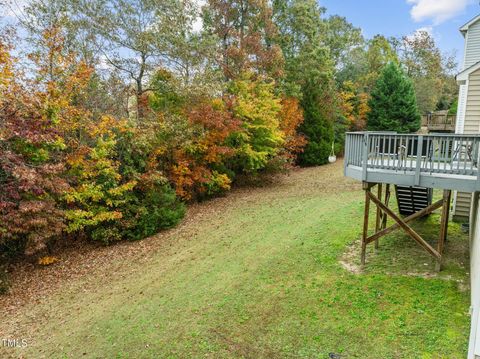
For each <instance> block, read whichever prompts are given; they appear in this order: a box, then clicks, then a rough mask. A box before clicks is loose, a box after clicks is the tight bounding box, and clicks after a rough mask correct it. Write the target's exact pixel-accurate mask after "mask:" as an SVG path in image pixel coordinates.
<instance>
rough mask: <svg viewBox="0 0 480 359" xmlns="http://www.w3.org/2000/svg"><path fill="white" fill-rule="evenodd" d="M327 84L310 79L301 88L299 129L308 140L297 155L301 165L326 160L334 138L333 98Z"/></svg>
mask: <svg viewBox="0 0 480 359" xmlns="http://www.w3.org/2000/svg"><path fill="white" fill-rule="evenodd" d="M328 84H329V82H328V81H325V82H324V83H323V84H322V83H318V82H317V81H315V80H312V81H307V83H306V84H305V85H304V86H303V88H302V92H303V98H302V101H301V104H302V108H303V111H304V121H303V123H302V125H301V126H300V128H299V130H300V133H302V134H303V135H305V137H306V138H307V141H308V142H307V145H306V146H305V148H304V150H303V152H302V153H300V154H299V156H298V160H299V163H300V164H301V165H303V166H316V165H323V164H326V163H327V162H328V156H329V154H330V151H331V148H332V142H333V139H334V131H333V120H332V118H333V117H332V113H331V112H332V108H333V103H332V101H333V99H332V97H331V96H330V94H331V89H330V88H329V85H328Z"/></svg>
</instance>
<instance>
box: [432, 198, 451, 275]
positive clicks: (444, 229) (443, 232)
mask: <svg viewBox="0 0 480 359" xmlns="http://www.w3.org/2000/svg"><path fill="white" fill-rule="evenodd" d="M451 197H452V191H451V190H447V189H446V190H444V191H443V199H442V201H443V203H442V218H441V222H440V235H439V237H438V245H437V252H438V253H440V258H438V259H437V263H436V266H435V269H436V270H437V271H441V270H442V264H443V263H442V259H443V250H444V248H445V241H446V240H447V234H448V217H449V216H450V199H451Z"/></svg>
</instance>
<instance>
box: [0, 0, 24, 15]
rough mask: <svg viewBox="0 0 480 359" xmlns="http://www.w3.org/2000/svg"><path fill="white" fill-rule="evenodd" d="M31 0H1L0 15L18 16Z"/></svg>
mask: <svg viewBox="0 0 480 359" xmlns="http://www.w3.org/2000/svg"><path fill="white" fill-rule="evenodd" d="M28 3H29V0H5V1H2V0H0V16H5V17H9V18H16V17H17V16H20V15H21V14H22V13H23V11H24V9H25V7H26V6H27V5H28Z"/></svg>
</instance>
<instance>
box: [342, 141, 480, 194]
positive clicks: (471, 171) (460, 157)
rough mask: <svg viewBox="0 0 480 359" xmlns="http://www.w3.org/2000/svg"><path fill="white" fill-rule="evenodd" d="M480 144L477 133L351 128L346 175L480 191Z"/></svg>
mask: <svg viewBox="0 0 480 359" xmlns="http://www.w3.org/2000/svg"><path fill="white" fill-rule="evenodd" d="M479 146H480V136H475V135H454V134H430V135H410V134H409V135H405V134H397V133H392V132H350V133H347V135H346V148H345V175H346V176H348V177H352V178H355V179H357V180H359V181H363V182H369V183H390V184H396V185H403V186H421V187H428V188H440V189H448V190H459V191H464V192H475V191H480V178H479V173H480V172H479V170H478V163H479V153H480V151H479Z"/></svg>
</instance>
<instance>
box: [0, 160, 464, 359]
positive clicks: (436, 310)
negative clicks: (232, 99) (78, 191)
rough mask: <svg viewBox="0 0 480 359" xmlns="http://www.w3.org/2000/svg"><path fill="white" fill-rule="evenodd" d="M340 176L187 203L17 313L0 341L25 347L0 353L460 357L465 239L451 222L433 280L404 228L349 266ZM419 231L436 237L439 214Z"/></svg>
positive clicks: (307, 174) (346, 207) (355, 202)
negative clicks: (171, 220)
mask: <svg viewBox="0 0 480 359" xmlns="http://www.w3.org/2000/svg"><path fill="white" fill-rule="evenodd" d="M341 171H342V164H341V163H337V164H335V165H330V166H325V167H320V168H311V169H303V170H298V171H295V172H293V173H292V174H291V175H289V176H285V177H282V178H281V179H280V180H279V182H278V183H277V184H275V185H272V186H269V187H265V188H258V189H253V190H251V189H250V190H247V189H245V190H238V191H235V192H234V193H232V194H231V195H229V196H228V197H227V198H221V199H216V200H214V201H211V202H207V203H204V204H199V205H196V206H195V207H194V209H193V210H191V213H190V214H189V215H188V216H187V219H186V221H185V222H184V223H183V224H182V225H181V226H180V227H179V228H178V229H176V230H173V231H170V232H167V233H163V234H160V235H159V236H157V237H155V238H152V239H147V240H145V241H144V242H143V243H142V242H137V243H132V244H128V253H134V252H135V248H136V247H135V246H138V253H140V254H138V253H137V255H134V254H132V255H131V256H130V255H124V256H122V257H116V256H115V255H114V251H120V250H122V249H123V247H122V246H116V247H110V248H108V249H106V250H105V251H104V254H105V256H107V258H110V257H108V256H109V255H111V258H110V259H107V260H104V261H102V262H101V263H100V264H98V265H97V266H95V267H94V268H92V269H91V271H90V272H87V273H85V274H83V275H82V276H77V277H72V278H71V279H70V280H65V281H64V283H61V284H60V285H59V286H58V288H55V290H52V291H49V292H45V294H44V295H42V297H41V298H38V299H37V300H31V301H27V302H22V303H21V304H18V305H17V306H16V307H15V308H14V309H15V310H14V311H13V312H12V313H13V314H11V315H10V316H9V317H8V318H7V320H5V321H4V323H3V324H0V337H2V336H7V337H11V336H14V337H16V338H25V339H27V340H28V346H27V347H26V348H22V349H16V350H12V349H6V348H3V349H1V348H0V357H4V356H7V357H8V356H11V357H19V356H23V357H26V358H42V357H44V358H80V357H82V358H135V359H136V358H197V357H198V358H203V357H208V358H328V357H329V353H337V354H343V355H344V358H379V359H380V358H382V359H385V358H449V359H450V358H463V357H465V356H466V348H467V340H468V334H469V317H468V307H469V293H468V290H467V289H466V288H465V284H466V283H468V278H467V275H466V269H465V268H466V267H468V258H467V257H466V255H467V248H468V243H467V238H466V236H465V235H463V234H462V233H461V232H460V231H459V228H458V225H455V224H452V225H451V232H450V233H451V235H450V239H449V242H448V244H447V252H448V253H449V254H448V261H447V266H446V269H445V271H444V272H442V273H441V274H440V275H436V274H435V273H434V272H432V269H433V267H434V265H433V262H432V260H431V259H430V258H429V257H428V255H425V254H424V253H423V252H422V250H421V249H420V248H418V247H417V246H416V245H415V244H414V243H412V241H411V240H410V239H408V238H407V237H405V236H403V235H402V234H401V233H396V234H392V235H390V236H389V237H388V238H387V239H384V240H382V242H381V248H380V250H379V252H378V253H377V254H375V253H374V252H373V250H371V249H369V252H368V259H369V264H368V266H367V268H366V270H365V271H363V272H360V273H356V272H355V271H348V270H346V269H345V268H344V267H345V265H342V264H341V263H340V262H341V261H351V263H350V264H351V266H352V267H354V268H357V267H356V265H357V264H358V262H357V257H356V256H354V255H351V254H348V253H358V252H356V247H357V246H358V244H356V243H358V239H359V237H360V233H361V222H362V219H363V214H362V213H363V194H362V191H361V186H360V185H359V184H358V183H356V182H353V181H351V180H348V179H345V178H343V176H342V173H341ZM192 211H193V212H192ZM417 226H418V227H416V228H417V229H418V230H419V231H420V232H422V231H423V232H422V233H424V234H428V235H429V236H431V237H432V238H433V236H435V233H437V232H436V231H437V230H438V216H436V215H433V216H431V217H430V218H428V219H427V220H424V221H423V223H420V224H418V225H417ZM148 241H150V242H148ZM145 243H149V244H148V245H149V246H150V247H149V248H148V250H143V251H142V249H141V248H143V247H142V246H144V245H145ZM132 248H133V250H132ZM345 258H346V259H345ZM88 261H89V258H88V256H85V257H84V258H82V259H81V263H82V265H83V266H85V263H88ZM346 267H349V265H348V263H347V265H346ZM56 270H57V269H56V267H55V265H54V266H51V267H48V268H45V269H42V271H44V272H45V275H47V274H48V275H52V274H51V273H55V271H56ZM14 294H15V293H13V294H12V295H14ZM12 295H11V296H12ZM11 296H10V298H9V300H11V299H12V297H11ZM12 303H14V301H13V302H12V301H10V304H9V305H10V306H12V305H13V306H15V304H12Z"/></svg>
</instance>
